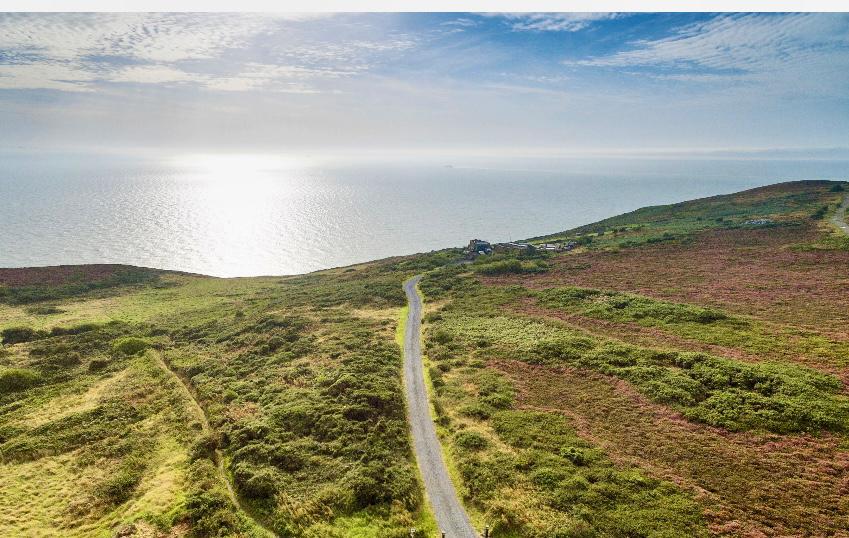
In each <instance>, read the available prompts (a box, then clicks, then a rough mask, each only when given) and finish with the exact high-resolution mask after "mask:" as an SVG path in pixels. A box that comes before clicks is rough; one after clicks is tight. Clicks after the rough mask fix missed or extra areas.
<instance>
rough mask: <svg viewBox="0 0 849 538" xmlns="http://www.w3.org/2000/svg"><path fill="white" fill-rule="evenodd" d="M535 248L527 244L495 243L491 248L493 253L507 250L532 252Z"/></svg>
mask: <svg viewBox="0 0 849 538" xmlns="http://www.w3.org/2000/svg"><path fill="white" fill-rule="evenodd" d="M535 248H536V247H534V246H533V245H531V244H529V243H512V242H511V243H496V244H495V245H493V246H492V250H494V251H495V252H505V251H509V250H518V251H520V252H521V251H530V250H534V249H535Z"/></svg>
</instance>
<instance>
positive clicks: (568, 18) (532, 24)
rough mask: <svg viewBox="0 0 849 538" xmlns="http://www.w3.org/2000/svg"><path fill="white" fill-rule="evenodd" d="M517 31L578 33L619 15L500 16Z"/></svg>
mask: <svg viewBox="0 0 849 538" xmlns="http://www.w3.org/2000/svg"><path fill="white" fill-rule="evenodd" d="M499 16H501V17H504V18H505V19H506V20H507V22H508V23H509V24H510V27H511V28H512V29H513V30H516V31H533V32H577V31H579V30H583V29H584V28H587V27H588V26H590V25H592V24H593V23H595V22H597V21H604V20H610V19H615V18H617V17H619V16H621V15H620V14H617V13H505V14H499Z"/></svg>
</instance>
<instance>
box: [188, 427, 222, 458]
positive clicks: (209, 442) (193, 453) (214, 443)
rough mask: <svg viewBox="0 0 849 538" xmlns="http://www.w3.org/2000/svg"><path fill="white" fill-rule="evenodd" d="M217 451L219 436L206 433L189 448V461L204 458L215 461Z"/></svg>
mask: <svg viewBox="0 0 849 538" xmlns="http://www.w3.org/2000/svg"><path fill="white" fill-rule="evenodd" d="M216 449H218V436H217V435H215V434H214V433H205V434H203V435H201V436H200V437H198V438H197V439H196V440H195V441H194V442H193V443H192V446H191V447H190V448H189V461H196V460H199V459H204V458H206V459H209V460H213V461H214V460H215V451H216Z"/></svg>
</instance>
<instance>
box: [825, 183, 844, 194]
mask: <svg viewBox="0 0 849 538" xmlns="http://www.w3.org/2000/svg"><path fill="white" fill-rule="evenodd" d="M844 190H846V189H845V188H844V187H843V183H835V184H834V185H832V186H831V188H830V189H828V192H843V191H844Z"/></svg>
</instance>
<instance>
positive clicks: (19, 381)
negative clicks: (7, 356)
mask: <svg viewBox="0 0 849 538" xmlns="http://www.w3.org/2000/svg"><path fill="white" fill-rule="evenodd" d="M39 381H41V376H40V375H39V374H38V373H37V372H34V371H32V370H27V369H24V368H3V369H0V394H8V393H11V392H18V391H22V390H26V389H28V388H30V387H32V386H34V385H36V384H38V382H39Z"/></svg>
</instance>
